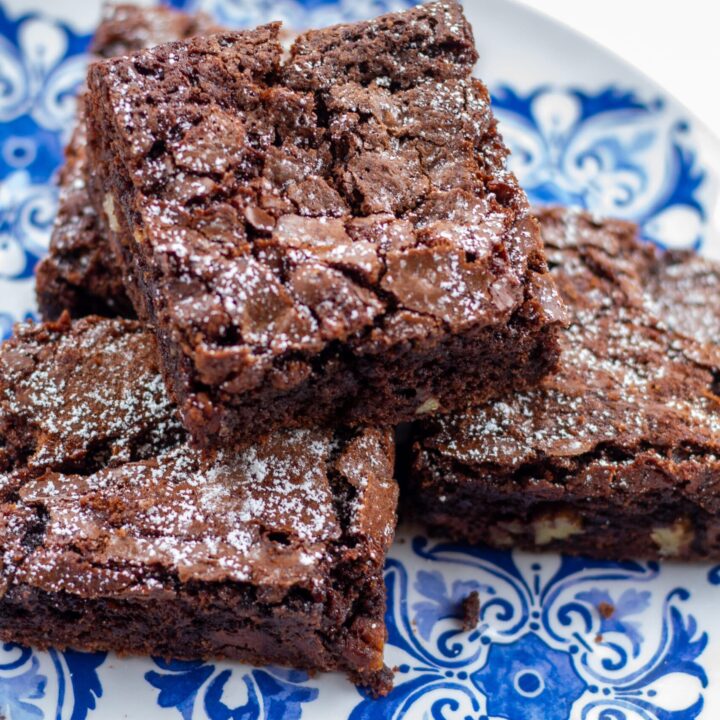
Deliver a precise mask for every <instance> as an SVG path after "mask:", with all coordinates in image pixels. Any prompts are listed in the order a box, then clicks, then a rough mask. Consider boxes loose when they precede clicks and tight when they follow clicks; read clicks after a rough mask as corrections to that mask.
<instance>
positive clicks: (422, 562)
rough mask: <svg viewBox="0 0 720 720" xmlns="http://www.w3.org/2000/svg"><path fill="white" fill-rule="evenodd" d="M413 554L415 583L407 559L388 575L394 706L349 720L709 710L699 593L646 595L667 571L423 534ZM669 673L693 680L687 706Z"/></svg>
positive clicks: (689, 718)
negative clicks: (473, 619)
mask: <svg viewBox="0 0 720 720" xmlns="http://www.w3.org/2000/svg"><path fill="white" fill-rule="evenodd" d="M412 549H413V555H412V556H411V557H410V558H409V561H408V563H407V566H408V567H411V568H412V570H411V572H412V573H413V575H411V574H410V573H409V572H408V569H407V567H406V565H405V563H403V562H400V561H398V560H391V561H389V563H388V566H387V572H386V582H387V586H388V604H389V608H388V616H387V623H388V635H389V645H390V647H389V649H388V655H389V656H390V657H391V658H392V661H393V662H394V663H395V664H396V665H397V667H398V671H397V674H396V685H395V688H394V689H393V690H392V692H391V693H390V694H389V695H388V697H387V698H384V699H383V700H380V701H373V700H371V699H369V698H365V699H363V700H362V701H361V702H360V703H359V704H358V705H357V706H356V707H355V709H354V711H353V713H352V715H351V718H352V720H370V719H371V718H394V719H399V718H403V717H408V718H410V717H420V716H422V717H428V718H433V719H434V720H449V718H451V717H452V718H455V717H462V718H468V719H469V718H472V719H476V720H483V719H485V718H487V717H492V718H508V719H511V720H514V719H515V718H519V717H522V718H527V719H528V720H540V719H541V718H546V719H547V720H566V719H568V720H569V718H582V719H583V720H591V719H592V720H601V719H602V720H630V719H631V718H632V719H635V718H642V719H643V720H693V719H694V718H696V717H697V716H698V714H699V713H700V711H701V709H702V707H703V697H702V689H703V688H705V687H706V686H707V676H706V673H705V670H704V669H703V667H702V665H700V663H699V662H698V658H699V657H700V656H701V655H702V653H703V651H704V649H705V647H706V645H707V634H706V633H701V632H698V628H697V624H696V621H695V619H694V618H693V616H692V615H687V614H685V613H684V612H683V609H682V605H683V603H685V602H686V601H687V600H688V599H689V597H690V594H689V592H688V591H686V590H683V589H676V590H672V591H670V592H669V593H664V596H657V595H654V594H653V593H652V592H651V591H650V590H649V589H647V590H646V589H641V587H640V586H642V585H648V584H649V583H651V582H652V581H654V580H656V579H657V578H658V577H659V573H660V568H659V566H658V565H657V564H656V563H633V562H626V563H613V562H601V561H594V560H588V559H578V558H559V557H556V556H547V557H545V556H543V557H542V561H541V559H540V558H539V557H538V558H532V557H530V556H527V555H517V556H516V555H513V554H510V553H503V552H497V551H492V550H487V549H482V548H473V547H463V546H458V545H454V544H448V543H436V544H434V545H431V544H429V541H428V540H426V539H425V538H416V539H415V540H414V541H413V545H412ZM433 566H435V568H436V567H441V568H442V573H441V572H439V571H438V570H437V569H435V568H434V567H433ZM451 578H456V579H454V580H452V582H449V580H450V579H451ZM448 587H451V588H452V590H450V591H448ZM478 588H482V590H481V592H480V595H481V611H480V617H479V623H478V626H477V628H476V629H475V630H473V631H471V632H469V633H465V632H463V631H462V628H461V626H460V622H459V620H458V616H459V615H458V611H457V604H456V605H455V607H454V609H453V603H459V602H461V600H462V593H463V592H467V591H470V590H474V589H478ZM415 598H421V599H418V600H415ZM428 598H429V600H428ZM605 604H606V606H605ZM415 627H417V632H415V631H414V628H415ZM671 675H672V676H674V677H677V676H682V677H683V678H684V680H685V681H686V682H687V684H688V690H687V702H686V703H685V704H684V705H682V704H681V706H680V707H679V708H678V707H677V698H676V699H675V701H674V704H671V705H668V698H667V697H664V696H661V695H660V694H659V693H658V687H659V686H660V685H661V684H662V681H663V680H664V679H665V678H666V677H668V676H671Z"/></svg>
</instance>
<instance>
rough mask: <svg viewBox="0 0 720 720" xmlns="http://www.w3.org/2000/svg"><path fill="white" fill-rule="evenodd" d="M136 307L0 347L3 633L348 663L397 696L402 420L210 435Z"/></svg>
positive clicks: (41, 640)
mask: <svg viewBox="0 0 720 720" xmlns="http://www.w3.org/2000/svg"><path fill="white" fill-rule="evenodd" d="M156 358H157V351H156V348H155V340H154V337H153V336H152V334H150V333H148V332H147V331H146V330H145V329H143V327H142V326H141V325H140V324H139V323H137V322H133V321H129V320H125V321H123V320H103V319H100V318H87V319H83V320H79V321H76V322H75V323H72V324H71V323H70V321H69V319H68V316H67V315H65V316H64V317H63V319H62V320H61V321H60V322H58V323H54V324H49V325H28V326H20V327H19V328H18V330H17V332H16V334H15V336H14V337H13V338H12V339H11V340H10V341H8V342H7V343H6V344H4V345H3V348H2V350H0V638H2V640H4V641H6V642H18V643H22V644H28V645H34V646H38V647H60V648H62V647H66V646H68V647H74V648H78V649H85V650H115V651H117V652H121V653H132V654H142V655H160V656H163V657H177V658H187V659H197V658H210V657H226V658H234V659H238V660H242V661H245V662H251V663H254V664H287V665H291V666H293V667H297V668H302V669H307V670H342V671H344V672H346V673H347V674H348V675H349V676H350V677H351V679H352V680H353V681H354V682H356V683H358V684H361V685H364V686H366V687H368V688H369V689H370V691H371V692H374V693H376V694H382V693H385V692H387V691H388V690H389V688H390V678H391V674H390V673H389V671H388V670H387V669H386V668H385V666H384V664H383V645H384V642H385V625H384V610H385V590H384V584H383V575H382V572H383V562H384V558H385V554H386V552H387V550H388V548H389V545H390V543H391V542H392V537H393V533H394V527H395V512H396V504H397V487H396V485H395V483H394V481H393V479H392V472H393V462H394V445H393V439H392V434H391V433H390V432H389V431H382V430H374V429H370V428H358V429H354V430H349V429H348V430H335V431H330V430H317V429H316V430H295V431H286V432H281V433H278V434H275V435H272V436H271V437H270V438H268V439H267V440H266V441H264V442H258V443H256V444H254V445H252V446H250V447H249V448H247V449H246V450H245V451H243V452H241V453H237V452H232V453H224V452H220V451H218V452H206V453H201V452H200V451H197V450H194V449H193V448H192V447H190V445H189V444H188V442H187V436H186V434H185V432H184V430H183V429H182V428H181V426H180V424H179V421H178V420H177V418H176V411H175V408H174V406H173V405H172V403H171V402H170V401H169V399H168V397H167V394H166V392H165V389H164V383H163V381H162V379H161V377H160V374H159V370H158V367H157V359H156Z"/></svg>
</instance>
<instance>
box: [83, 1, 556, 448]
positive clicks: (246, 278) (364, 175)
mask: <svg viewBox="0 0 720 720" xmlns="http://www.w3.org/2000/svg"><path fill="white" fill-rule="evenodd" d="M278 32H279V26H278V25H277V24H275V25H268V26H265V27H262V28H259V29H257V30H254V31H246V32H236V33H224V34H217V35H214V36H210V37H205V38H199V39H194V40H190V41H188V42H184V43H174V44H173V43H171V44H168V45H163V46H160V47H157V48H154V49H152V50H148V51H144V52H141V53H139V54H136V55H134V56H132V57H130V58H122V59H116V60H108V61H105V62H101V63H97V64H95V65H93V66H92V67H91V68H90V72H89V86H90V97H91V99H90V103H91V111H90V118H91V122H90V129H89V133H90V136H89V148H90V154H91V157H92V162H93V165H94V167H95V168H96V173H95V174H94V182H93V183H92V195H93V198H94V200H93V201H94V203H95V205H96V207H98V208H103V210H104V212H105V213H106V214H107V216H108V224H109V227H110V230H111V241H112V243H113V245H114V248H115V250H116V254H117V255H118V257H119V258H121V260H122V265H123V267H124V270H125V273H126V278H127V287H128V291H129V295H130V298H131V300H132V302H133V305H134V307H135V309H136V310H137V312H138V314H139V316H140V317H142V318H143V319H144V320H145V321H147V322H148V323H149V324H150V325H151V326H152V327H153V328H154V329H155V331H156V333H157V337H158V340H159V347H160V353H161V362H162V366H163V372H164V376H165V378H166V381H167V383H168V385H169V388H170V390H171V393H172V395H173V397H174V398H175V399H176V401H177V403H178V405H179V407H180V411H181V414H182V417H183V422H184V424H185V426H186V427H187V428H188V429H189V431H190V432H191V434H192V436H193V438H194V439H195V440H196V441H197V442H198V443H199V444H201V445H203V446H212V445H218V444H219V445H220V446H223V445H227V444H230V443H232V444H237V445H238V446H241V445H243V444H244V443H247V442H249V441H250V440H251V439H252V438H253V437H256V436H257V435H258V434H260V435H262V434H265V433H268V432H270V431H272V430H273V429H275V428H279V427H292V426H309V427H312V426H317V425H321V424H328V425H333V424H349V425H353V424H357V423H360V424H362V423H372V424H375V423H379V424H391V423H396V422H398V421H401V420H408V419H412V418H415V417H418V416H420V415H423V414H427V413H432V412H435V411H437V410H449V409H452V408H457V407H459V406H462V405H464V404H465V403H466V402H467V398H468V397H471V396H473V395H475V396H479V397H482V398H490V397H498V396H502V395H504V394H506V393H507V392H508V391H509V390H510V389H513V388H522V387H529V386H532V385H534V384H535V383H537V381H538V380H539V379H540V378H541V377H542V376H543V375H544V374H545V373H546V372H547V371H548V370H549V369H550V368H551V367H553V365H554V364H555V362H556V359H557V337H556V336H557V329H558V325H559V324H560V321H561V309H560V306H559V302H558V298H557V294H556V290H555V287H554V285H553V283H552V280H551V278H550V276H549V274H548V273H547V268H546V264H545V258H544V255H543V250H542V244H541V241H540V237H539V231H538V228H537V226H536V223H535V220H534V219H533V218H532V217H531V215H530V212H529V210H528V205H527V201H526V197H525V195H524V193H523V192H522V190H521V189H520V187H519V186H518V184H517V181H516V179H515V178H514V176H513V175H512V174H511V173H509V172H508V170H507V168H506V156H507V150H506V148H505V146H504V145H503V142H502V139H501V138H500V135H499V134H498V131H497V126H496V123H495V120H494V118H493V115H492V112H491V110H490V101H489V97H488V93H487V90H486V88H485V87H484V86H483V85H482V84H481V83H480V82H479V81H477V80H475V79H473V78H471V76H470V73H471V70H472V67H473V63H474V62H475V59H476V52H475V49H474V46H473V40H472V34H471V30H470V27H469V25H468V23H467V21H466V20H465V18H464V17H463V15H462V11H461V8H460V7H459V5H458V4H457V3H455V2H435V3H430V4H428V5H423V6H420V7H417V8H415V9H412V10H409V11H407V12H405V13H400V14H391V15H387V16H384V17H380V18H378V19H376V20H373V21H369V22H364V23H357V24H352V25H341V26H337V27H333V28H329V29H326V30H317V31H311V32H309V33H307V34H305V35H302V36H300V37H299V38H298V39H297V40H296V42H295V44H294V45H293V47H292V49H291V51H290V54H289V58H288V60H287V61H286V62H285V64H282V63H281V48H280V45H279V44H278V41H277V36H278Z"/></svg>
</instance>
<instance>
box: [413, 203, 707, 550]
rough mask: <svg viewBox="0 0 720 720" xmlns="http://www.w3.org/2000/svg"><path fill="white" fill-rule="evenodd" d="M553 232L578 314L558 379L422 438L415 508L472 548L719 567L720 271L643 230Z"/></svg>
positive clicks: (443, 423)
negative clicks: (659, 246) (714, 561)
mask: <svg viewBox="0 0 720 720" xmlns="http://www.w3.org/2000/svg"><path fill="white" fill-rule="evenodd" d="M539 219H540V223H541V227H542V229H543V237H544V240H545V244H546V250H547V254H548V260H549V263H550V267H551V272H552V274H553V277H554V278H555V281H556V282H557V285H558V287H559V288H560V293H561V295H562V296H563V299H564V300H565V302H566V304H567V307H568V309H569V312H570V314H571V316H572V318H571V322H570V325H569V327H568V328H567V330H566V331H565V332H564V334H563V336H562V338H561V343H560V344H561V349H562V354H561V361H560V368H559V371H558V372H557V374H555V375H553V376H552V377H549V378H546V379H545V380H544V381H543V383H542V385H541V386H540V388H539V389H536V390H533V391H530V392H521V393H518V394H516V395H514V396H511V397H508V398H505V399H503V400H501V401H497V402H494V403H485V404H482V405H480V406H478V407H476V408H473V409H472V410H469V411H466V412H464V413H457V414H454V415H452V416H450V417H447V418H442V419H439V420H437V421H436V422H428V423H425V424H423V425H422V426H420V427H418V428H416V433H417V435H416V443H415V448H414V466H413V467H412V469H411V470H410V472H409V477H408V487H407V494H406V496H405V497H406V501H408V502H411V503H412V504H413V506H414V513H415V515H416V516H417V517H418V518H419V519H420V520H422V521H423V522H424V523H426V524H427V526H428V527H429V528H431V529H432V530H433V531H435V532H439V533H445V534H449V535H451V536H453V537H454V538H459V539H463V540H467V541H470V542H473V543H476V542H482V543H487V544H490V545H493V546H496V547H521V548H530V549H548V550H558V551H562V552H566V553H571V554H575V553H577V554H584V555H590V556H597V557H606V558H631V557H644V558H658V557H660V558H677V559H690V558H693V559H699V558H717V557H720V521H719V519H718V518H720V514H719V513H720V388H719V387H718V378H719V377H720V346H718V344H717V339H718V335H717V334H715V333H714V330H713V326H715V327H716V326H717V324H718V321H717V310H718V302H719V301H718V299H717V298H718V294H717V287H718V282H719V280H720V267H719V266H718V265H716V264H713V263H712V262H711V261H708V260H703V259H699V258H695V257H693V256H691V255H683V256H677V255H668V254H665V255H659V254H658V252H657V251H656V250H655V249H654V248H653V247H652V246H651V245H650V244H647V243H642V242H640V241H639V240H638V239H637V238H636V232H637V228H636V227H635V226H634V225H632V224H631V223H626V222H621V221H614V220H607V221H602V220H596V219H594V218H593V217H591V216H590V215H587V214H585V213H578V212H574V211H567V210H560V209H549V210H545V211H541V212H540V214H539ZM698 277H702V278H704V280H703V282H697V280H696V278H698ZM683 278H684V280H683ZM703 298H704V299H705V304H706V305H707V306H708V308H710V310H709V314H711V315H712V314H713V309H714V310H715V314H714V320H712V321H710V322H706V321H705V320H704V319H703V316H702V313H701V312H699V307H700V306H701V305H702V303H703ZM708 340H712V341H713V342H708Z"/></svg>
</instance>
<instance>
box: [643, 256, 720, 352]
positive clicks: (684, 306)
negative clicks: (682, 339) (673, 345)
mask: <svg viewBox="0 0 720 720" xmlns="http://www.w3.org/2000/svg"><path fill="white" fill-rule="evenodd" d="M718 267H719V266H718V263H717V261H713V260H708V259H707V258H704V257H702V256H700V255H698V254H697V253H694V252H691V251H687V250H673V251H669V252H665V253H663V254H662V255H661V256H660V257H659V258H658V260H657V262H655V263H653V264H652V265H650V267H649V268H648V269H647V272H646V275H645V282H646V285H647V290H648V295H649V298H650V302H651V308H652V310H653V312H654V313H655V314H656V315H657V316H658V317H661V318H662V319H663V320H664V321H665V323H666V324H667V325H669V326H670V327H672V328H673V329H674V330H679V331H680V332H683V333H685V334H686V335H692V336H693V337H694V338H696V339H697V340H700V341H701V342H713V343H720V272H719V271H718Z"/></svg>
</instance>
